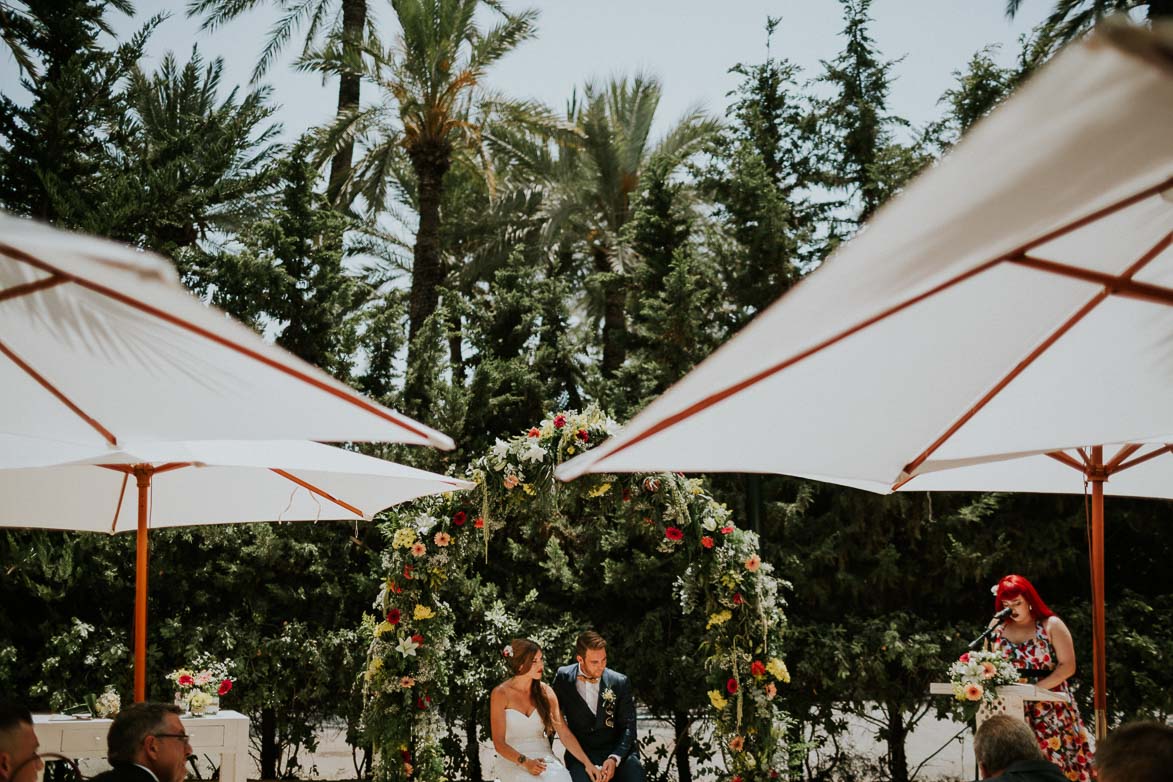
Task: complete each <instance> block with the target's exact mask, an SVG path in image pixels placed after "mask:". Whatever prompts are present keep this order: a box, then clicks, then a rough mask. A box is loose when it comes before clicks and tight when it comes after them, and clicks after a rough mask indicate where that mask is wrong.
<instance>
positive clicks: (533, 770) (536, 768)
mask: <svg viewBox="0 0 1173 782" xmlns="http://www.w3.org/2000/svg"><path fill="white" fill-rule="evenodd" d="M521 767H522V768H524V769H525V770H526V771H528V772H529V773H530V774H531V775H533V776H535V777H540V776H541V775H542V774H544V773H545V771H546V761H544V760H542V759H541V758H530V759H529V760H527V761H526V762H525V763H523V764H522V765H521Z"/></svg>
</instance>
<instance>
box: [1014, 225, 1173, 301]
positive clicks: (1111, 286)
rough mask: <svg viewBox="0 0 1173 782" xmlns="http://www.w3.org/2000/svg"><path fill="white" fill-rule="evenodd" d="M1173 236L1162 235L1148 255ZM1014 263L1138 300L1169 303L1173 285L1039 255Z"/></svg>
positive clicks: (1016, 259) (1155, 253)
mask: <svg viewBox="0 0 1173 782" xmlns="http://www.w3.org/2000/svg"><path fill="white" fill-rule="evenodd" d="M1171 240H1173V234H1170V235H1168V236H1166V237H1164V238H1163V239H1162V240H1161V243H1160V244H1158V245H1157V247H1155V248H1153V250H1151V251H1150V253H1149V254H1148V255H1152V256H1156V255H1158V254H1160V252H1161V251H1163V250H1164V249H1165V248H1166V247H1168V246H1169V244H1170V242H1171ZM1011 263H1014V264H1016V265H1018V266H1023V267H1025V268H1028V269H1035V270H1037V271H1042V272H1047V273H1050V274H1057V275H1061V276H1063V277H1071V278H1073V279H1077V280H1083V281H1085V282H1090V283H1094V284H1096V285H1102V286H1104V288H1105V289H1106V290H1107V291H1108V293H1110V294H1111V295H1113V296H1122V297H1125V298H1130V299H1138V300H1140V301H1147V302H1150V303H1153V304H1162V305H1164V306H1173V288H1164V287H1161V286H1160V285H1150V284H1148V283H1144V282H1135V281H1134V280H1130V279H1126V278H1124V277H1118V276H1116V275H1112V274H1105V273H1103V272H1097V271H1092V270H1091V269H1081V268H1079V267H1075V266H1068V265H1067V264H1062V263H1056V262H1055V261H1047V260H1043V259H1039V258H1030V257H1028V256H1023V257H1021V258H1015V259H1013V260H1012V261H1011Z"/></svg>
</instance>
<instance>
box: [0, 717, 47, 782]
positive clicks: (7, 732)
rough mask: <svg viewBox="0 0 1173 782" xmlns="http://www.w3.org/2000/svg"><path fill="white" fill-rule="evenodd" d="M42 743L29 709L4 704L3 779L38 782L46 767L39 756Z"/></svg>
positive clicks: (0, 724) (0, 728)
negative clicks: (38, 739) (38, 738)
mask: <svg viewBox="0 0 1173 782" xmlns="http://www.w3.org/2000/svg"><path fill="white" fill-rule="evenodd" d="M38 746H39V742H38V741H37V734H36V731H34V730H33V715H32V714H30V713H29V710H28V709H26V708H25V707H24V706H18V705H17V704H15V703H0V782H36V779H37V775H38V774H39V773H40V772H41V769H42V768H44V767H45V764H44V763H42V762H41V759H40V757H38V756H37V747H38Z"/></svg>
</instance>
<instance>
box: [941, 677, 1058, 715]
mask: <svg viewBox="0 0 1173 782" xmlns="http://www.w3.org/2000/svg"><path fill="white" fill-rule="evenodd" d="M929 693H931V694H932V695H948V696H949V697H950V698H952V697H954V695H953V685H952V684H949V683H948V682H933V683H932V684H930V685H929ZM994 693H995V695H996V696H997V697H996V698H995V699H994V702H993V703H982V705H981V708H979V709H978V714H977V724H978V725H981V724H982V723H983V722H985V720H986V718H987V717H992V716H994V715H995V714H1006V715H1008V716H1010V717H1014V718H1015V719H1017V720H1022V721H1024V722H1025V721H1026V704H1027V703H1029V702H1030V701H1052V702H1056V703H1071V696H1069V695H1064V694H1063V693H1061V692H1052V691H1051V690H1044V689H1042V688H1040V687H1036V686H1035V685H1033V684H1007V685H1004V686H1002V687H998V688H997V689H995V690H994Z"/></svg>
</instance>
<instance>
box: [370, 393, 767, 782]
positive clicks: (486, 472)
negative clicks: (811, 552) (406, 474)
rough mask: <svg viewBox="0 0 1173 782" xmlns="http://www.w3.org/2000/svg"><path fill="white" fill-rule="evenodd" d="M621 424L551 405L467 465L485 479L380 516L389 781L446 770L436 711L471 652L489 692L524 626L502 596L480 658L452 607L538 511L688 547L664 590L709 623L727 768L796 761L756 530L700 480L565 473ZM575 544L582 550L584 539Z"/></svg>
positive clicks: (473, 667)
mask: <svg viewBox="0 0 1173 782" xmlns="http://www.w3.org/2000/svg"><path fill="white" fill-rule="evenodd" d="M614 426H615V425H614V422H612V421H611V420H609V419H608V418H607V417H606V416H604V415H603V414H602V413H601V412H600V411H598V410H597V409H590V410H587V411H586V412H583V413H574V412H560V413H557V414H554V415H550V416H549V417H547V418H546V419H545V420H543V421H542V422H541V423H540V424H538V425H537V426H534V427H532V428H531V429H529V430H528V431H527V432H525V433H523V434H520V435H518V436H516V437H514V438H512V439H510V440H498V441H497V442H496V444H495V445H494V446H493V447H492V448H490V449H489V452H488V453H487V454H485V455H484V456H482V457H480V458H478V459H477V460H476V461H475V462H474V463H473V465H472V466H470V467H469V470H468V471H469V474H470V475H471V476H472V477H473V479H475V480H476V482H477V484H478V486H479V488H478V489H477V490H474V491H473V492H469V493H467V494H459V495H457V494H453V495H449V496H448V497H444V498H440V499H434V500H428V501H424V502H421V503H417V504H415V505H413V506H411V507H410V508H402V509H399V510H398V511H397V512H396V513H395V514H394V515H393V516H392V518H391V519H390V520H389V521H388V522H387V523H386V524H385V525H384V533H385V534H386V535H387V536H388V539H389V542H390V545H389V547H388V549H387V551H386V554H385V558H384V564H385V566H386V570H387V574H388V575H387V578H386V580H385V581H384V583H383V585H382V588H381V590H380V594H379V598H378V602H377V606H378V610H379V611H380V613H381V615H382V621H379V622H376V621H373V620H372V621H370V622H368V624H367V628H366V629H367V631H368V633H369V637H370V638H371V645H370V650H369V655H368V665H367V670H366V675H365V679H366V681H365V693H366V710H365V719H364V723H365V725H364V727H365V730H366V732H367V734H368V738H369V739H370V740H371V741H372V744H373V746H374V748H375V751H376V753H377V755H378V757H377V761H376V764H375V774H376V778H377V779H378V780H381V781H386V782H392V781H394V782H399V781H400V780H408V779H418V780H426V781H427V782H439V781H440V779H441V777H442V776H443V775H444V769H443V763H442V760H441V753H440V750H439V747H440V741H441V739H442V737H443V734H444V730H445V729H444V727H443V724H442V723H443V720H442V719H441V716H440V715H441V714H442V710H441V709H440V708H439V707H440V706H441V704H442V701H443V699H444V698H445V697H446V696H447V695H448V694H449V692H450V691H451V689H452V685H453V678H452V677H453V676H454V669H453V665H452V661H453V659H455V658H460V659H461V660H462V661H461V664H460V674H459V676H460V678H461V681H462V683H463V684H465V685H467V684H468V683H469V682H470V681H473V682H477V683H478V686H481V687H483V688H484V690H485V691H487V689H488V687H490V686H491V684H492V683H494V682H496V681H500V679H501V678H502V675H503V669H502V668H501V667H500V660H499V656H500V649H501V647H502V646H503V645H504V643H505V642H506V641H508V639H509V637H511V635H512V634H513V633H514V632H516V628H517V626H518V625H517V622H516V620H515V617H512V616H510V615H509V614H508V612H507V611H504V610H503V609H502V606H500V605H496V606H495V607H494V608H493V609H492V611H494V612H496V618H495V620H492V619H491V620H490V621H489V622H488V623H487V624H488V626H490V627H494V626H495V627H496V630H495V631H490V632H489V633H488V634H487V635H488V636H489V637H486V634H485V633H484V632H479V633H478V634H477V636H476V645H478V646H480V647H481V648H476V649H473V650H472V651H473V654H468V653H467V652H468V651H469V645H468V644H467V643H466V642H465V641H464V640H463V639H462V638H461V630H462V629H464V627H463V623H462V627H461V629H458V628H457V624H456V618H455V614H454V612H453V611H452V610H451V609H450V607H449V606H450V604H453V603H460V604H462V605H467V604H471V603H475V602H477V596H476V595H473V594H467V593H463V594H462V593H461V590H469V589H477V588H483V587H484V584H483V582H481V581H480V580H479V579H476V578H474V577H472V575H473V574H474V573H475V572H476V571H477V570H478V569H482V568H484V567H485V566H486V563H487V562H489V561H490V560H491V558H492V557H493V556H494V540H495V537H496V536H500V537H502V538H505V535H503V534H502V533H503V532H506V531H507V530H508V528H509V527H510V526H518V525H527V524H529V525H533V524H534V522H535V521H536V522H537V523H538V525H539V526H540V527H541V528H543V529H545V530H546V531H547V533H548V534H549V536H550V538H557V536H558V530H559V528H560V527H561V526H562V525H563V524H570V523H572V524H573V526H574V528H575V529H576V530H577V533H578V536H579V539H580V540H581V537H582V535H584V534H596V535H597V534H602V532H603V531H604V528H613V527H615V526H619V525H622V526H624V527H626V528H627V531H628V532H629V534H630V535H631V536H633V537H635V538H639V539H641V541H642V542H643V543H644V544H646V547H647V548H648V549H649V550H650V551H653V552H654V553H655V555H656V556H657V557H659V558H661V559H682V560H683V563H681V564H683V567H681V568H680V571H679V572H680V573H681V575H680V576H679V577H678V578H677V579H676V589H675V592H676V594H675V595H674V596H670V595H664V599H665V600H669V599H671V597H675V599H676V600H677V601H678V604H679V607H680V612H681V615H682V616H683V617H685V618H688V619H689V620H690V621H691V622H692V626H695V627H696V628H698V629H699V630H700V637H697V638H696V643H695V647H696V652H695V655H694V659H696V660H697V661H700V662H702V663H703V668H704V681H705V682H706V693H707V696H708V702H709V705H710V709H711V717H712V719H713V723H714V725H715V729H716V739H717V742H718V743H719V745H720V747H721V750H722V754H723V755H724V764H723V765H724V768H725V770H726V776H725V777H724V778H726V779H731V780H734V781H735V782H736V781H738V780H740V782H750V780H756V779H762V780H764V779H772V778H776V777H777V776H778V770H780V769H784V768H785V767H786V763H787V757H786V754H785V746H784V743H783V735H784V714H783V713H782V711H781V709H780V701H779V699H778V697H777V696H778V693H779V688H781V687H782V686H784V685H785V684H787V683H788V682H789V681H790V676H789V673H788V672H787V670H786V665H785V663H784V662H783V660H782V654H781V648H780V644H779V636H780V630H781V626H782V623H783V616H782V612H781V607H780V605H779V596H778V588H779V581H778V580H777V579H776V578H775V577H774V575H773V574H772V567H771V566H770V565H769V564H767V563H765V562H762V560H761V557H760V555H759V552H758V539H757V536H756V535H755V534H754V533H753V532H750V531H748V530H743V529H740V528H738V527H737V526H736V525H735V524H734V522H733V520H732V518H731V513H730V511H729V509H728V508H726V507H725V506H724V505H722V504H720V503H718V502H716V501H715V500H714V499H713V498H712V496H710V495H709V494H708V493H707V492H706V491H705V489H704V486H703V482H702V481H701V480H699V479H690V478H685V477H684V476H682V475H678V474H667V473H661V474H656V475H624V476H615V475H599V476H587V477H585V478H582V479H579V480H577V481H574V482H573V483H569V484H563V483H559V482H558V481H557V480H556V479H555V478H554V475H553V473H554V468H555V467H556V466H557V465H558V464H559V463H560V462H562V461H565V460H566V459H568V458H571V457H573V456H574V455H575V454H577V453H581V452H582V451H585V450H587V449H589V448H591V447H593V446H594V445H596V444H597V443H599V442H601V441H602V440H604V439H605V438H606V437H607V436H608V435H609V434H611V432H612V430H613V429H614ZM571 520H572V521H571ZM535 545H543V546H545V547H546V548H548V547H549V542H548V540H547V541H546V542H544V543H543V542H540V541H535ZM568 551H569V553H568V554H566V556H567V557H568V558H571V559H572V558H573V557H574V556H575V548H574V547H573V546H571V547H568ZM477 585H480V586H479V587H478V586H477ZM556 586H557V585H555V584H551V591H557V590H556ZM530 597H531V599H532V595H531V596H530ZM540 599H541V598H540V596H539V597H538V600H539V601H540ZM469 629H470V630H472V628H469ZM484 647H488V648H484ZM458 711H459V713H461V714H464V713H466V712H464V711H462V710H458Z"/></svg>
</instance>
